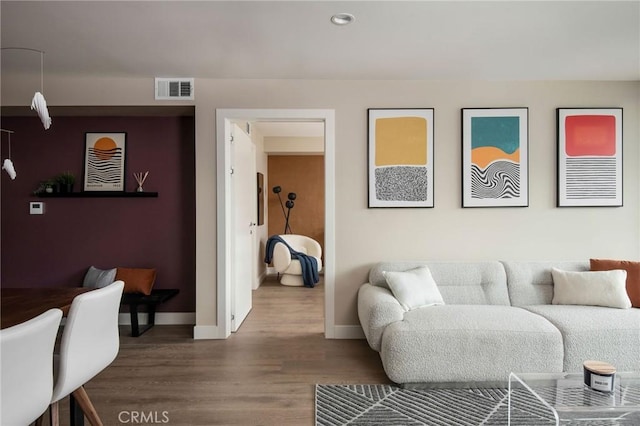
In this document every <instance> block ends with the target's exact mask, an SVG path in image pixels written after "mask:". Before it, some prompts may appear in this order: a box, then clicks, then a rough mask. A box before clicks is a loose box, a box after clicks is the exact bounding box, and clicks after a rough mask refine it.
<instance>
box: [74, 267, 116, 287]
mask: <svg viewBox="0 0 640 426" xmlns="http://www.w3.org/2000/svg"><path fill="white" fill-rule="evenodd" d="M115 280H116V268H113V269H98V268H95V267H93V266H89V270H88V271H87V273H86V274H85V276H84V281H83V282H82V286H83V287H89V288H102V287H106V286H108V285H109V284H111V283H113V282H114V281H115Z"/></svg>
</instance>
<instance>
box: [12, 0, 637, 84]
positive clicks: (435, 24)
mask: <svg viewBox="0 0 640 426" xmlns="http://www.w3.org/2000/svg"><path fill="white" fill-rule="evenodd" d="M337 12H350V13H353V14H354V15H355V16H356V21H355V22H354V23H353V24H351V25H349V26H346V27H338V26H335V25H333V24H331V23H330V22H329V18H330V17H331V15H332V14H334V13H337ZM0 13H1V45H2V47H16V46H17V47H29V48H34V49H40V50H44V51H46V55H45V75H47V74H83V75H87V74H88V75H104V76H139V77H154V76H170V77H196V78H268V79H270V78H273V79H281V78H286V79H447V80H452V79H453V80H455V79H466V80H469V79H473V80H478V79H480V80H485V79H489V80H547V79H560V80H563V79H571V80H591V79H593V80H640V0H634V1H622V2H615V1H586V2H581V1H544V2H543V1H532V2H524V1H494V2H485V1H467V2H464V1H447V2H436V1H408V2H404V1H351V2H329V1H292V2H285V1H256V2H248V1H196V2H190V1H164V2H152V1H127V2H115V1H83V2H60V1H40V2H38V1H17V2H16V1H1V2H0ZM39 71H40V61H39V57H38V55H34V54H33V53H29V52H21V51H8V50H5V51H3V52H2V72H3V73H5V72H38V73H39Z"/></svg>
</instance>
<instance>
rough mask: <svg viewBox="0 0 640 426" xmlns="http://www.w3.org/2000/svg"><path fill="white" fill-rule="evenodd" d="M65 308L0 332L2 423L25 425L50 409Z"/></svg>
mask: <svg viewBox="0 0 640 426" xmlns="http://www.w3.org/2000/svg"><path fill="white" fill-rule="evenodd" d="M61 318H62V311H61V310H60V309H50V310H48V311H46V312H44V313H43V314H40V315H38V316H37V317H35V318H32V319H30V320H28V321H25V322H23V323H21V324H18V325H14V326H13V327H9V328H6V329H4V330H2V331H0V378H1V380H0V382H1V385H0V424H2V425H3V426H26V425H29V424H31V423H33V422H34V421H35V420H36V419H37V418H38V417H40V416H41V415H42V413H44V412H45V411H46V410H47V407H48V406H49V403H50V402H51V395H52V391H53V348H54V346H55V343H56V335H57V334H58V327H59V326H60V319H61Z"/></svg>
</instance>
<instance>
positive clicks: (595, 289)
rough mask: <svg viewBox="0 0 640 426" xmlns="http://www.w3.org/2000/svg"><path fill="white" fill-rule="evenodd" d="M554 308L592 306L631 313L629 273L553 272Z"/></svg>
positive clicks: (622, 271) (556, 269)
mask: <svg viewBox="0 0 640 426" xmlns="http://www.w3.org/2000/svg"><path fill="white" fill-rule="evenodd" d="M551 275H552V276H553V300H552V304H554V305H591V306H605V307H609V308H620V309H628V308H630V307H631V300H630V299H629V296H628V295H627V287H626V281H627V271H624V270H621V269H614V270H611V271H588V272H573V271H563V270H561V269H558V268H552V269H551Z"/></svg>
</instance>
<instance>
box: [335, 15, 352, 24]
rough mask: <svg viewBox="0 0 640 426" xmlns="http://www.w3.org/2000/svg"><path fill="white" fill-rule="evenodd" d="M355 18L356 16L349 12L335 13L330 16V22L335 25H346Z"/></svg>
mask: <svg viewBox="0 0 640 426" xmlns="http://www.w3.org/2000/svg"><path fill="white" fill-rule="evenodd" d="M355 20H356V17H355V16H353V15H352V14H350V13H336V14H335V15H333V16H332V17H331V22H333V23H334V24H336V25H348V24H350V23H352V22H353V21H355Z"/></svg>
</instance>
